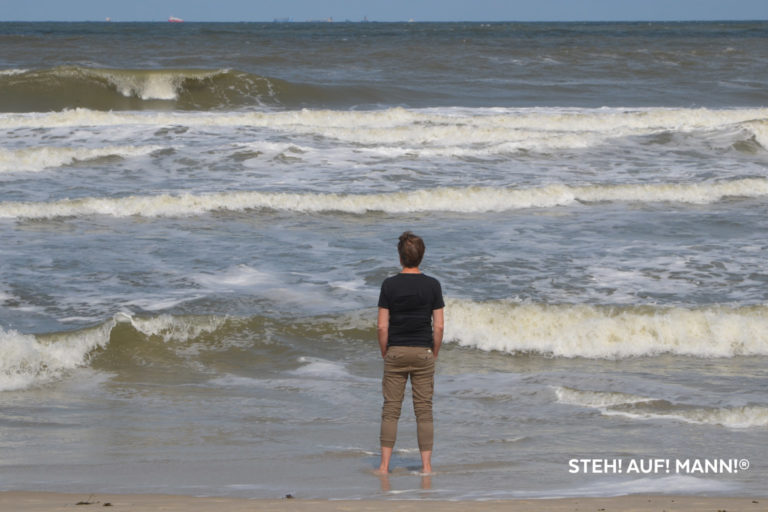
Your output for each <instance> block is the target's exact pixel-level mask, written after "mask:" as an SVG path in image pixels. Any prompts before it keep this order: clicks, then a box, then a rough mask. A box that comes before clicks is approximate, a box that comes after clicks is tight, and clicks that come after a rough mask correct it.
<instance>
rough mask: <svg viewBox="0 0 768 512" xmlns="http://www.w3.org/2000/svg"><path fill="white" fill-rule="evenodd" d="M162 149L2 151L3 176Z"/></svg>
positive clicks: (0, 150) (104, 148) (106, 148)
mask: <svg viewBox="0 0 768 512" xmlns="http://www.w3.org/2000/svg"><path fill="white" fill-rule="evenodd" d="M159 149H162V147H160V146H108V147H100V148H68V147H54V146H51V147H31V148H23V149H3V148H0V173H2V172H36V171H42V170H44V169H48V168H51V167H60V166H62V165H70V164H73V163H76V162H83V161H88V160H96V159H99V158H105V157H121V158H129V157H133V156H141V155H146V154H149V153H151V152H153V151H157V150H159Z"/></svg>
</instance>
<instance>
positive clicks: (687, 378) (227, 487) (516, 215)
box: [0, 23, 768, 499]
mask: <svg viewBox="0 0 768 512" xmlns="http://www.w3.org/2000/svg"><path fill="white" fill-rule="evenodd" d="M767 37H768V25H766V24H765V23H675V24H651V25H648V24H490V25H486V24H378V23H372V24H183V26H181V27H176V26H173V27H169V26H168V25H166V24H99V23H91V24H67V23H62V24H49V23H19V24H9V23H4V24H0V41H2V50H0V111H2V113H0V133H1V134H2V139H0V140H2V143H1V144H0V183H1V184H2V185H0V233H1V234H0V239H1V240H2V243H1V244H0V403H1V404H2V412H0V427H1V428H0V446H2V451H3V460H2V462H0V474H2V484H0V487H2V488H3V489H21V488H24V489H50V490H62V491H83V492H87V491H112V492H121V491H124V492H135V491H142V492H145V491H146V492H163V493H166V492H167V493H185V494H210V495H221V494H227V495H237V496H253V497H281V496H283V495H285V494H287V493H291V494H293V495H294V496H297V497H328V498H357V497H383V498H387V497H428V498H448V499H457V498H458V499H484V498H496V497H543V496H580V495H613V494H625V493H631V492H678V493H699V494H708V493H709V494H718V493H724V494H753V495H757V494H760V493H764V489H763V487H762V486H761V484H760V482H763V481H764V480H765V477H766V473H765V470H764V469H763V468H761V462H760V461H761V460H762V459H764V458H765V456H766V451H765V446H766V427H768V396H767V395H766V392H765V383H766V377H767V376H766V372H765V367H766V362H768V334H766V333H768V329H767V327H768V309H766V291H765V289H766V288H765V284H766V282H768V270H767V269H766V265H765V263H764V258H763V257H762V255H763V253H764V251H765V249H766V242H765V237H764V236H763V235H762V234H763V233H764V232H765V231H766V227H768V226H766V225H765V224H766V220H765V219H766V218H768V217H767V216H766V213H768V212H766V201H765V199H766V197H768V176H766V166H767V164H768V153H766V148H768V108H766V103H767V100H768V96H767V95H766V93H765V89H764V87H763V84H764V83H765V81H766V78H768V77H766V72H765V70H766V69H768V67H766V66H765V63H766V61H768V53H766V50H765V48H768V46H767V45H765V44H763V43H765V39H766V38H767ZM405 229H412V230H414V231H415V232H417V233H419V234H421V235H422V236H423V237H424V238H425V241H426V243H427V247H428V249H427V256H426V259H425V262H424V265H423V268H424V270H425V272H427V273H429V274H430V275H433V276H435V277H437V278H439V279H440V280H441V282H442V284H443V289H444V292H445V295H446V299H447V307H446V321H447V324H446V340H447V341H446V345H445V348H444V350H443V351H442V352H441V355H440V361H439V365H438V375H437V385H436V390H437V395H436V401H435V404H436V421H437V425H436V432H437V439H436V442H437V444H436V451H435V461H434V462H435V469H436V474H435V475H433V476H432V477H431V478H429V479H424V478H422V477H421V476H419V475H418V474H417V471H418V465H419V455H418V451H417V450H416V442H415V424H414V421H413V416H412V412H410V410H409V407H405V408H404V411H405V413H404V417H403V418H402V419H401V427H400V432H401V435H400V438H399V441H398V444H397V446H396V452H395V458H394V466H395V470H394V471H393V474H392V475H391V477H390V479H389V480H390V481H389V483H386V482H381V481H380V480H379V479H378V478H376V477H373V476H372V475H371V470H372V469H373V468H374V467H375V466H376V464H377V458H378V440H377V437H378V416H379V409H380V396H379V395H380V390H379V386H380V384H379V378H380V377H379V374H380V372H381V363H380V360H379V357H378V350H377V349H376V342H375V326H374V323H375V304H376V299H377V296H378V287H379V285H380V283H381V281H382V280H383V279H384V278H385V277H386V276H388V275H390V274H391V273H393V272H396V271H397V270H398V268H397V266H396V255H395V242H396V238H397V236H398V235H399V234H400V233H401V232H402V231H403V230H405ZM582 458H588V459H598V460H608V461H613V460H620V461H622V464H623V466H622V469H625V470H626V469H628V467H629V464H630V462H631V461H635V462H644V461H650V460H652V459H663V460H668V461H670V464H671V466H670V467H671V469H672V471H670V473H667V472H666V471H665V469H666V466H664V467H663V469H662V470H656V471H650V472H627V471H623V472H621V473H618V472H611V471H608V472H596V471H592V470H591V471H589V472H588V474H584V473H583V472H579V473H573V472H569V469H570V466H569V461H570V460H573V459H582ZM705 459H706V460H724V461H731V460H735V461H737V462H740V461H741V460H742V459H747V460H748V461H749V462H750V467H749V468H748V469H743V468H742V469H741V470H739V471H738V472H729V471H718V472H714V473H713V472H703V471H690V470H686V471H682V472H680V471H676V466H675V463H676V462H677V461H678V460H680V461H685V460H702V461H703V460H705ZM688 467H690V466H688ZM593 469H594V468H593Z"/></svg>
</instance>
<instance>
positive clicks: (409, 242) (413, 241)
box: [397, 231, 426, 268]
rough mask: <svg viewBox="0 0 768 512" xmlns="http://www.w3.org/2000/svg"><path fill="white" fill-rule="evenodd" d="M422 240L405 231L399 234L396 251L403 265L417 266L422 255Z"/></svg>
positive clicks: (423, 248)
mask: <svg viewBox="0 0 768 512" xmlns="http://www.w3.org/2000/svg"><path fill="white" fill-rule="evenodd" d="M425 249H426V247H424V240H422V239H421V237H418V236H416V235H414V234H413V233H411V232H410V231H406V232H405V233H403V234H402V235H400V241H399V242H397V252H398V253H399V254H400V263H401V264H402V265H403V266H404V267H409V268H413V267H418V266H419V264H420V263H421V259H422V258H423V257H424V250H425Z"/></svg>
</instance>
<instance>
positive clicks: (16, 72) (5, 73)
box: [0, 69, 29, 76]
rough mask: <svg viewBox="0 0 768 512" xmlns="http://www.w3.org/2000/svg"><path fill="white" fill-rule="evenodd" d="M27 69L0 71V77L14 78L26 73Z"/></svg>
mask: <svg viewBox="0 0 768 512" xmlns="http://www.w3.org/2000/svg"><path fill="white" fill-rule="evenodd" d="M28 71H29V70H28V69H0V76H15V75H23V74H24V73H27V72H28Z"/></svg>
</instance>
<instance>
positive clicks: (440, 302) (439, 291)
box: [432, 279, 445, 310]
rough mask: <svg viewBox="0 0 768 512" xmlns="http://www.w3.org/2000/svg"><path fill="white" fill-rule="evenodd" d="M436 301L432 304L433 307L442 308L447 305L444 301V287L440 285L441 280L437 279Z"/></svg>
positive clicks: (435, 285) (435, 286)
mask: <svg viewBox="0 0 768 512" xmlns="http://www.w3.org/2000/svg"><path fill="white" fill-rule="evenodd" d="M434 288H435V301H434V303H433V304H432V309H433V310H435V309H442V308H444V307H445V302H444V301H443V288H442V287H441V286H440V281H438V280H437V279H435V284H434Z"/></svg>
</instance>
